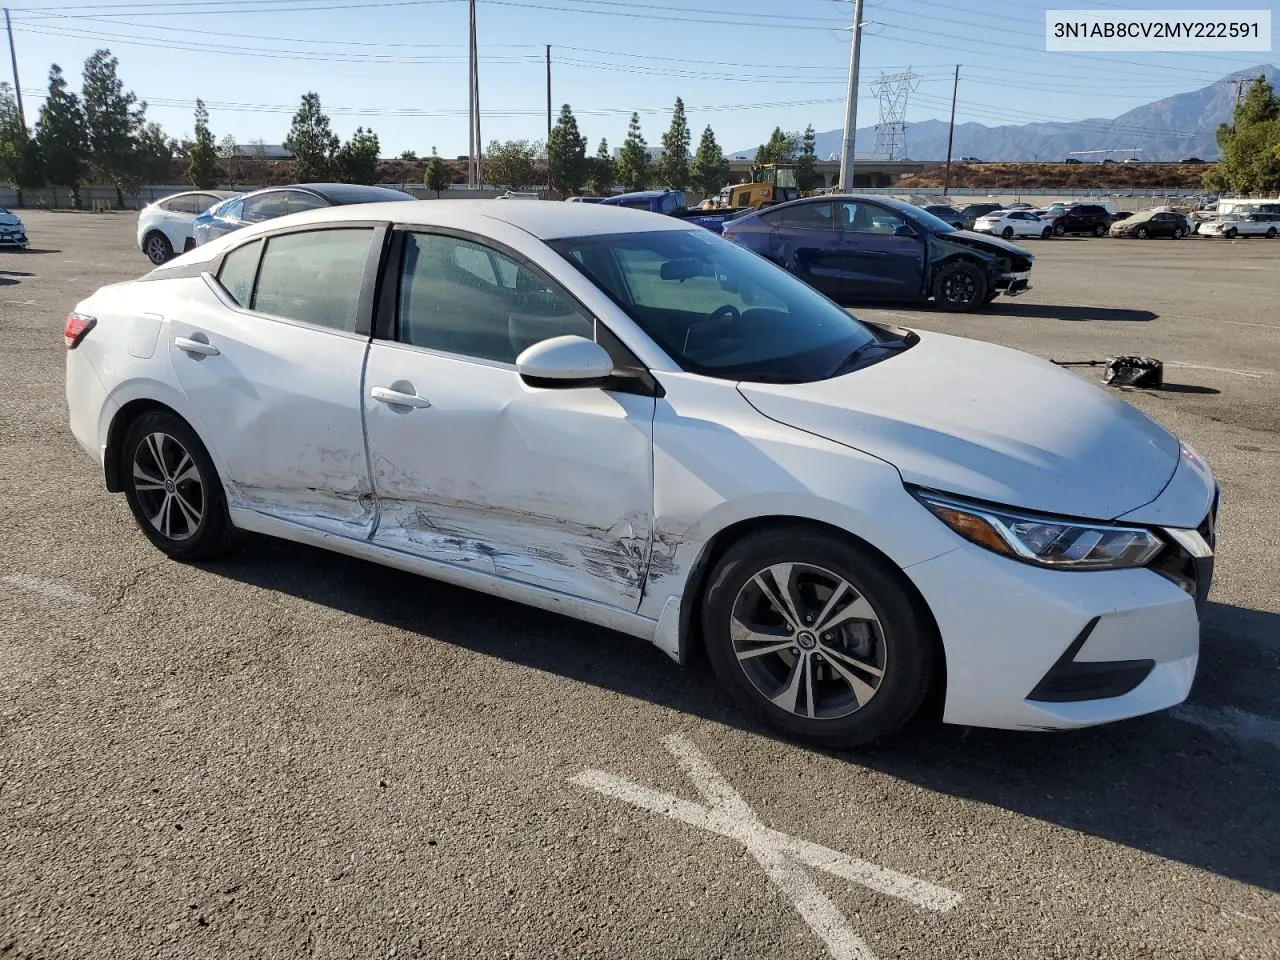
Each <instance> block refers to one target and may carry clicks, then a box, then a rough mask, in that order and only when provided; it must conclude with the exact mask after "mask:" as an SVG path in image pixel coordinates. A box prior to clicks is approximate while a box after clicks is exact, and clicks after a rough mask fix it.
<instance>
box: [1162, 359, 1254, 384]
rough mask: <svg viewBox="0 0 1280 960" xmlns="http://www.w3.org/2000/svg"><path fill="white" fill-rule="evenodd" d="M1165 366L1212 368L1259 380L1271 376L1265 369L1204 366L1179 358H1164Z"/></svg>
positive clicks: (1194, 368)
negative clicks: (1185, 361) (1184, 361)
mask: <svg viewBox="0 0 1280 960" xmlns="http://www.w3.org/2000/svg"><path fill="white" fill-rule="evenodd" d="M1164 365H1165V366H1166V367H1189V368H1190V369H1192V370H1213V371H1215V372H1216V373H1233V374H1235V375H1236V376H1237V377H1249V378H1250V379H1253V380H1261V379H1262V378H1263V377H1269V376H1272V374H1271V373H1270V372H1269V371H1267V370H1235V369H1232V368H1231V367H1206V366H1204V364H1200V363H1183V362H1182V361H1181V360H1166V361H1165V362H1164Z"/></svg>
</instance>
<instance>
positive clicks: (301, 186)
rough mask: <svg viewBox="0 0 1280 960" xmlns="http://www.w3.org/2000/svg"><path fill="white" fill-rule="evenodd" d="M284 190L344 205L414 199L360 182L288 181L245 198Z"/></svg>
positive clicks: (388, 188) (398, 192)
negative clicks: (303, 192)
mask: <svg viewBox="0 0 1280 960" xmlns="http://www.w3.org/2000/svg"><path fill="white" fill-rule="evenodd" d="M282 190H305V191H307V192H308V193H314V194H315V195H316V196H318V197H320V198H321V199H323V200H327V201H329V203H332V204H337V205H343V204H348V203H378V202H380V201H397V200H398V201H401V202H403V201H405V200H412V199H413V195H412V194H409V193H405V192H404V191H403V190H395V189H393V188H391V187H374V186H366V185H364V184H360V183H286V184H283V185H281V186H278V187H264V188H262V189H261V190H254V191H253V192H252V193H246V194H245V195H244V196H245V199H246V200H247V199H249V198H250V197H257V196H261V195H263V194H268V193H280V192H281V191H282Z"/></svg>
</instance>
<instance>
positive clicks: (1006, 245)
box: [934, 218, 1036, 263]
mask: <svg viewBox="0 0 1280 960" xmlns="http://www.w3.org/2000/svg"><path fill="white" fill-rule="evenodd" d="M979 219H981V218H979ZM934 241H935V242H936V243H955V244H959V245H960V246H962V247H973V248H974V249H977V250H985V251H987V252H988V253H994V254H996V255H997V256H998V255H999V254H1002V253H1011V254H1013V255H1014V256H1016V257H1023V258H1025V259H1026V260H1027V262H1028V263H1030V262H1032V261H1034V260H1035V258H1036V257H1035V254H1033V253H1032V252H1031V251H1030V250H1026V249H1024V248H1022V247H1020V246H1018V245H1017V244H1016V243H1010V242H1009V241H1008V240H1001V239H1000V238H999V237H993V236H991V235H990V234H986V233H974V232H973V231H972V230H952V231H951V232H950V233H939V234H936V235H935V236H934Z"/></svg>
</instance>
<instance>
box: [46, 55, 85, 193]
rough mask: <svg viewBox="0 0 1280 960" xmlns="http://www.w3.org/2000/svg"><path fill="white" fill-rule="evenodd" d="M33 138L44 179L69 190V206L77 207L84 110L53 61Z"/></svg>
mask: <svg viewBox="0 0 1280 960" xmlns="http://www.w3.org/2000/svg"><path fill="white" fill-rule="evenodd" d="M36 141H37V142H38V143H39V145H40V156H41V159H42V161H43V163H44V174H45V179H46V180H48V182H49V183H50V184H51V185H53V186H55V187H65V188H66V189H67V190H69V191H70V192H71V203H72V205H73V206H74V207H76V208H77V209H79V207H80V184H81V183H83V182H84V175H85V156H86V153H87V147H86V145H85V133H84V112H83V111H82V110H81V109H80V98H79V97H77V96H76V95H75V94H74V93H71V92H69V91H68V90H67V81H66V78H65V77H64V76H63V75H62V68H61V67H60V66H58V65H57V64H56V63H55V64H53V65H52V66H51V67H50V68H49V94H48V96H47V97H46V98H45V101H44V104H43V105H42V106H41V107H40V119H39V120H38V121H37V122H36Z"/></svg>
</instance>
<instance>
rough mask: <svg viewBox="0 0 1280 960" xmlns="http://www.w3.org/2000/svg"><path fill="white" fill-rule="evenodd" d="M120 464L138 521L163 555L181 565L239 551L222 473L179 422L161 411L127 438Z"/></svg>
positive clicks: (144, 417) (148, 416) (141, 420)
mask: <svg viewBox="0 0 1280 960" xmlns="http://www.w3.org/2000/svg"><path fill="white" fill-rule="evenodd" d="M157 438H160V439H157ZM184 456H185V458H186V459H184ZM120 463H121V471H122V473H123V477H122V479H123V480H124V492H125V499H126V500H127V501H128V502H129V509H130V510H132V511H133V518H134V520H136V521H137V523H138V526H139V527H140V528H141V530H142V532H143V533H144V534H145V535H146V537H147V539H148V540H150V541H151V542H152V543H153V544H154V545H155V546H156V547H157V548H158V549H159V550H161V551H162V552H163V553H166V554H168V555H169V556H171V557H173V558H174V559H175V560H209V559H212V558H214V557H217V556H220V555H222V554H224V553H227V552H228V551H229V550H231V549H232V548H233V547H234V546H235V545H236V531H235V528H234V527H232V526H231V521H230V520H229V519H228V518H227V502H226V497H225V496H224V495H223V492H222V482H221V481H220V480H219V479H218V471H217V470H216V469H215V468H214V466H213V461H212V460H211V459H209V453H208V451H206V450H205V448H204V444H203V443H201V442H200V438H199V437H198V436H196V433H195V431H194V430H192V429H191V428H190V427H189V426H187V424H186V423H185V422H184V421H183V420H181V419H180V418H179V417H177V416H175V415H173V414H172V413H168V412H166V411H163V410H155V411H152V412H150V413H145V414H143V415H142V416H141V417H139V418H138V419H137V420H135V421H134V422H133V423H132V424H130V426H129V429H128V431H127V432H126V433H125V437H124V444H123V447H122V448H121V451H120ZM166 510H167V512H166ZM193 513H194V514H196V515H197V520H196V522H194V523H193V522H192V521H191V519H190V518H191V516H192V514H193Z"/></svg>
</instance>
